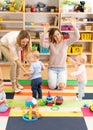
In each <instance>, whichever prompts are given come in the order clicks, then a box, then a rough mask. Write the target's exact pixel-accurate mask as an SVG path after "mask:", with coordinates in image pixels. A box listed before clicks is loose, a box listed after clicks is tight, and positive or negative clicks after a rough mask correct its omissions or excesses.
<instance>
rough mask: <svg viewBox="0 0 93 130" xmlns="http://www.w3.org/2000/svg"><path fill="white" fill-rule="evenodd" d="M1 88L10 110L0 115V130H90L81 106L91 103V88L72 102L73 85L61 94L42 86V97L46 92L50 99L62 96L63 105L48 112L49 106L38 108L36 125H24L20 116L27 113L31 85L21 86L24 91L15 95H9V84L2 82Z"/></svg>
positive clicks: (91, 121)
mask: <svg viewBox="0 0 93 130" xmlns="http://www.w3.org/2000/svg"><path fill="white" fill-rule="evenodd" d="M21 83H22V81H21ZM4 85H5V92H6V97H7V104H8V106H9V108H10V109H9V110H8V112H6V113H0V130H16V129H18V130H26V129H27V130H29V129H31V130H48V129H51V130H52V129H53V130H57V129H58V130H60V129H62V130H72V129H73V130H93V115H92V113H91V114H90V111H89V110H87V108H85V107H84V106H85V104H87V105H88V106H90V105H91V104H93V98H92V93H91V92H92V90H93V89H92V87H91V86H87V87H86V89H85V95H86V96H85V98H84V99H83V100H82V101H76V100H75V98H76V94H77V90H78V89H77V86H74V85H68V86H67V87H66V89H65V90H64V91H59V90H49V88H48V86H47V84H43V85H42V91H43V98H46V97H47V94H48V92H50V93H51V96H52V97H53V98H54V97H55V96H58V95H59V96H62V97H63V103H62V104H61V105H58V106H57V108H58V109H56V110H55V109H52V106H38V110H39V112H40V114H41V115H42V118H40V119H39V120H37V121H36V122H25V121H24V120H23V119H22V117H23V113H24V111H26V110H27V107H26V106H25V101H26V99H27V98H28V97H30V96H31V95H32V92H31V86H30V85H29V84H24V83H23V86H24V90H23V91H22V92H21V93H19V94H15V93H13V92H12V87H11V83H9V82H8V83H7V82H5V84H4Z"/></svg>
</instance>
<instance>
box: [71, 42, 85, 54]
mask: <svg viewBox="0 0 93 130" xmlns="http://www.w3.org/2000/svg"><path fill="white" fill-rule="evenodd" d="M82 51H83V46H82V44H74V45H72V53H74V54H81V53H82Z"/></svg>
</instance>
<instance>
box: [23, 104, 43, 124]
mask: <svg viewBox="0 0 93 130" xmlns="http://www.w3.org/2000/svg"><path fill="white" fill-rule="evenodd" d="M22 118H23V120H24V121H27V122H34V121H37V120H38V119H39V118H41V114H40V113H39V110H38V108H37V109H36V111H32V106H30V107H29V110H28V111H27V112H26V113H25V112H24V113H23V117H22Z"/></svg>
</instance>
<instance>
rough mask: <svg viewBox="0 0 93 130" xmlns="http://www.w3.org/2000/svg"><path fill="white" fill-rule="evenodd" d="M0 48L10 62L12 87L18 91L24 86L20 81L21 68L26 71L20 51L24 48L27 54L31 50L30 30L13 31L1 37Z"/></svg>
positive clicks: (24, 52)
mask: <svg viewBox="0 0 93 130" xmlns="http://www.w3.org/2000/svg"><path fill="white" fill-rule="evenodd" d="M0 50H1V52H2V53H3V55H4V56H5V57H6V58H7V60H8V61H9V62H10V65H11V69H10V80H11V82H12V88H13V90H14V92H15V93H18V92H20V91H21V89H23V86H21V85H20V84H19V83H18V76H19V68H21V69H22V70H23V71H24V72H25V73H26V70H25V68H24V67H23V66H22V64H21V60H20V55H19V52H20V50H23V54H25V55H26V54H27V53H28V52H29V51H30V35H29V33H28V31H26V30H21V31H12V32H9V33H7V34H5V35H4V36H3V37H2V38H1V39H0Z"/></svg>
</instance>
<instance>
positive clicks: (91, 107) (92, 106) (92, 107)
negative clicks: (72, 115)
mask: <svg viewBox="0 0 93 130" xmlns="http://www.w3.org/2000/svg"><path fill="white" fill-rule="evenodd" d="M89 109H90V111H92V112H93V104H92V105H90V107H89Z"/></svg>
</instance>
